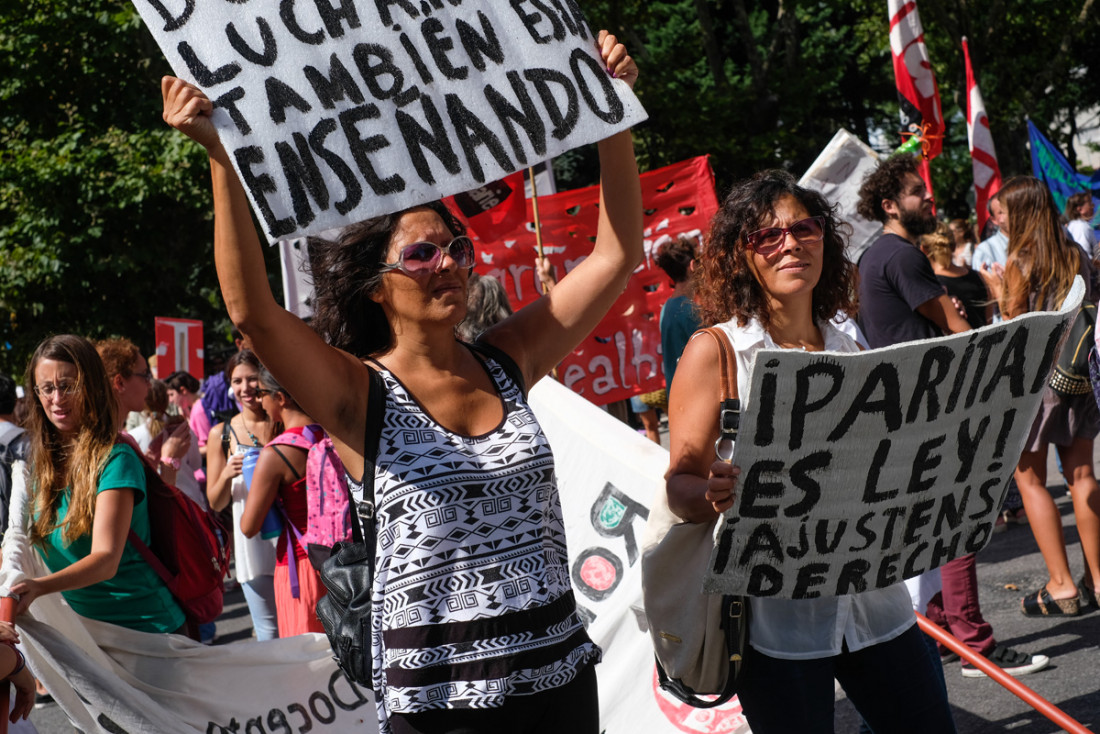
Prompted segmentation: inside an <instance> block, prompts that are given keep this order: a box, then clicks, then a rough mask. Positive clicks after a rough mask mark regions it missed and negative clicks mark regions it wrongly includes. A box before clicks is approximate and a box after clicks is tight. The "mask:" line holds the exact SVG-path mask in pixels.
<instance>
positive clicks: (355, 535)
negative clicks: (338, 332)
mask: <svg viewBox="0 0 1100 734" xmlns="http://www.w3.org/2000/svg"><path fill="white" fill-rule="evenodd" d="M365 366H366V368H367V373H368V374H369V375H370V388H369V391H368V393H367V424H366V429H365V431H364V440H363V476H362V480H361V481H362V483H363V499H362V500H361V501H360V502H356V501H355V498H354V497H351V496H350V492H349V502H348V504H349V506H350V508H351V538H352V540H353V541H355V542H356V543H363V542H365V541H366V540H368V539H365V538H364V537H363V531H362V526H361V525H360V517H362V518H363V519H364V520H366V522H367V523H369V526H370V530H371V533H370V534H371V538H370V539H369V540H370V542H371V543H372V544H373V540H374V538H373V536H374V465H375V462H377V460H378V442H379V440H380V439H381V437H382V418H383V417H384V415H385V412H386V383H385V381H384V380H383V379H382V375H381V374H380V373H379V372H378V370H376V369H374V368H373V367H371V366H370V365H369V364H368V365H365ZM349 490H350V487H349Z"/></svg>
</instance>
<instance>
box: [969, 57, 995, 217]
mask: <svg viewBox="0 0 1100 734" xmlns="http://www.w3.org/2000/svg"><path fill="white" fill-rule="evenodd" d="M962 45H963V58H964V59H965V60H966V134H967V137H968V138H969V140H970V160H971V161H973V163H974V194H975V197H976V199H977V201H976V202H975V208H976V209H977V210H978V229H979V230H981V229H982V227H984V226H985V220H986V219H988V218H989V209H988V207H987V202H988V201H989V198H990V197H991V196H993V195H994V194H996V193H997V191H998V190H1000V188H1001V167H1000V166H998V165H997V151H996V150H994V148H993V135H992V134H991V133H990V132H989V117H988V115H986V113H985V102H984V101H982V93H981V91H980V90H979V89H978V80H977V79H975V78H974V69H973V67H972V66H971V65H970V47H969V45H967V42H966V38H965V37H963V40H962Z"/></svg>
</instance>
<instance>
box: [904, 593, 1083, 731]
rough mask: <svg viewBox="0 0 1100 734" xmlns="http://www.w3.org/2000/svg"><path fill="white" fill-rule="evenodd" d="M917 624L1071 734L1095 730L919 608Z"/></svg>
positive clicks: (937, 640)
mask: <svg viewBox="0 0 1100 734" xmlns="http://www.w3.org/2000/svg"><path fill="white" fill-rule="evenodd" d="M917 624H918V625H920V628H921V630H923V631H924V633H925V634H926V635H929V636H930V637H932V639H934V640H936V642H938V643H940V644H941V645H943V646H944V647H946V648H947V649H949V650H951V652H953V653H956V654H957V655H958V656H959V657H961V658H963V659H964V660H968V661H970V663H971V664H972V665H973V666H974V667H975V668H977V669H978V670H980V671H982V672H983V673H985V674H986V675H988V676H989V677H990V678H992V679H993V680H995V681H997V682H998V683H1000V684H1001V685H1002V686H1004V687H1005V688H1007V689H1008V691H1009V693H1011V694H1013V695H1014V696H1016V697H1018V698H1020V699H1022V700H1023V702H1024V703H1026V704H1027V705H1028V706H1031V708H1033V709H1035V710H1036V711H1038V712H1039V713H1040V714H1042V715H1043V716H1045V717H1047V718H1048V719H1050V720H1051V721H1053V722H1054V723H1055V724H1057V725H1058V726H1060V727H1062V729H1064V730H1065V731H1067V732H1069V734H1092V732H1091V731H1090V730H1088V729H1086V728H1085V727H1084V726H1082V725H1081V723H1080V722H1078V721H1076V720H1074V719H1072V718H1070V716H1069V714H1067V713H1066V712H1065V711H1063V710H1062V709H1060V708H1058V707H1057V706H1055V705H1054V704H1052V703H1051V702H1050V701H1048V700H1046V699H1045V698H1043V697H1042V696H1040V695H1039V694H1038V693H1036V692H1035V691H1033V690H1031V689H1030V688H1028V687H1027V686H1025V685H1024V684H1023V683H1021V682H1020V681H1018V680H1016V679H1015V678H1013V677H1012V676H1011V675H1009V674H1008V673H1006V672H1004V671H1003V670H1001V669H1000V668H998V667H997V666H996V665H994V664H993V663H991V662H989V661H988V660H987V659H986V658H985V657H983V656H982V655H979V654H978V653H976V652H974V651H973V650H971V649H970V648H969V647H967V646H966V645H964V644H963V643H961V642H959V641H958V640H957V639H955V637H954V636H952V635H950V634H948V633H947V632H944V631H943V629H942V628H941V627H940V626H939V625H938V624H934V623H932V622H930V621H928V618H927V617H925V616H924V615H923V614H921V613H920V612H917Z"/></svg>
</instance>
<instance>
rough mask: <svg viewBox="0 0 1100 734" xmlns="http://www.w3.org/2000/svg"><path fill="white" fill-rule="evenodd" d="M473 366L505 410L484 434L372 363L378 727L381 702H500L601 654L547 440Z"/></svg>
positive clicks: (498, 372)
mask: <svg viewBox="0 0 1100 734" xmlns="http://www.w3.org/2000/svg"><path fill="white" fill-rule="evenodd" d="M484 364H485V367H486V369H487V371H488V373H489V375H490V377H491V378H492V380H493V382H494V384H495V386H496V388H497V391H498V393H499V394H500V396H501V401H502V403H503V406H504V417H503V420H502V421H501V423H500V425H498V426H497V427H496V428H494V429H493V430H491V431H489V432H488V433H486V434H484V435H482V436H462V435H459V434H456V433H453V432H451V431H448V430H447V429H446V428H444V427H443V426H440V425H439V424H438V423H436V422H435V420H434V419H433V418H432V417H431V416H430V415H429V414H428V413H427V411H425V410H424V409H423V407H421V406H420V404H419V403H418V402H417V401H416V400H415V399H414V398H413V397H412V395H410V393H409V392H408V390H407V389H406V388H405V386H404V385H403V384H402V383H401V382H400V381H399V380H398V379H397V378H396V377H394V376H393V375H392V374H391V373H390V372H389V371H387V370H385V369H382V368H379V366H378V365H375V367H376V369H378V370H379V373H380V374H381V376H382V378H383V380H384V382H385V385H386V405H385V412H384V417H383V421H382V433H381V438H380V440H379V447H378V459H377V461H376V463H375V482H374V487H375V498H376V503H377V514H376V522H377V538H378V546H377V559H376V573H375V578H374V596H373V602H374V607H373V610H372V619H371V622H372V631H373V635H372V653H373V655H374V676H375V689H374V690H375V691H385V696H384V697H382V696H379V697H378V701H377V703H378V718H379V725H380V727H381V729H382V731H383V732H387V731H389V726H388V712H401V713H412V712H416V711H425V710H429V709H437V708H494V707H498V706H501V705H502V704H503V703H504V698H505V697H506V696H515V695H529V694H533V693H538V692H540V691H544V690H550V689H553V688H557V687H559V686H562V685H565V684H566V683H568V682H569V681H570V680H572V679H573V677H574V676H575V675H576V674H577V672H578V671H579V670H581V669H582V668H583V667H584V666H585V665H587V664H588V663H590V662H594V661H596V660H598V659H599V657H600V650H599V648H598V647H597V646H596V645H595V643H593V642H592V641H591V639H589V637H588V634H587V633H586V632H585V630H584V626H583V624H582V623H581V620H580V617H579V615H578V614H577V610H576V602H575V600H574V597H573V592H572V588H571V586H570V580H569V561H568V553H567V550H566V545H565V526H564V523H563V521H562V513H561V503H560V502H559V499H558V491H557V485H556V481H555V476H554V456H553V454H552V453H551V451H550V444H549V443H548V442H547V440H546V436H545V435H543V432H542V429H541V428H540V427H539V424H538V421H537V420H536V419H535V416H534V413H533V412H532V411H531V408H530V406H528V404H527V401H526V399H525V398H524V397H523V395H522V393H521V392H520V390H519V389H518V388H517V386H516V385H515V384H514V383H513V382H512V381H511V380H510V379H509V378H508V376H507V374H506V373H505V371H504V370H503V369H501V367H500V366H499V365H498V364H497V363H496V362H495V361H493V360H491V359H486V360H485V361H484ZM352 492H353V494H355V495H356V499H357V500H361V499H362V487H360V486H355V485H353V486H352Z"/></svg>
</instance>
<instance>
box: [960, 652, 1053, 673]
mask: <svg viewBox="0 0 1100 734" xmlns="http://www.w3.org/2000/svg"><path fill="white" fill-rule="evenodd" d="M986 657H987V658H988V659H989V662H991V663H993V664H994V665H996V666H997V667H998V668H1000V669H1001V670H1003V671H1004V672H1006V673H1008V674H1009V675H1011V676H1013V677H1019V676H1021V675H1027V674H1028V673H1034V672H1036V671H1038V670H1042V669H1043V668H1045V667H1046V666H1048V665H1050V658H1048V657H1047V656H1046V655H1029V654H1028V653H1026V652H1019V651H1017V650H1013V649H1012V648H1011V647H1005V646H1004V645H997V646H996V647H995V648H993V652H991V653H989V655H986ZM962 674H963V677H964V678H985V677H986V675H985V673H983V672H982V671H981V670H979V669H978V668H976V667H974V666H973V665H971V664H970V662H969V661H965V660H964V661H963V664H962Z"/></svg>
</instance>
